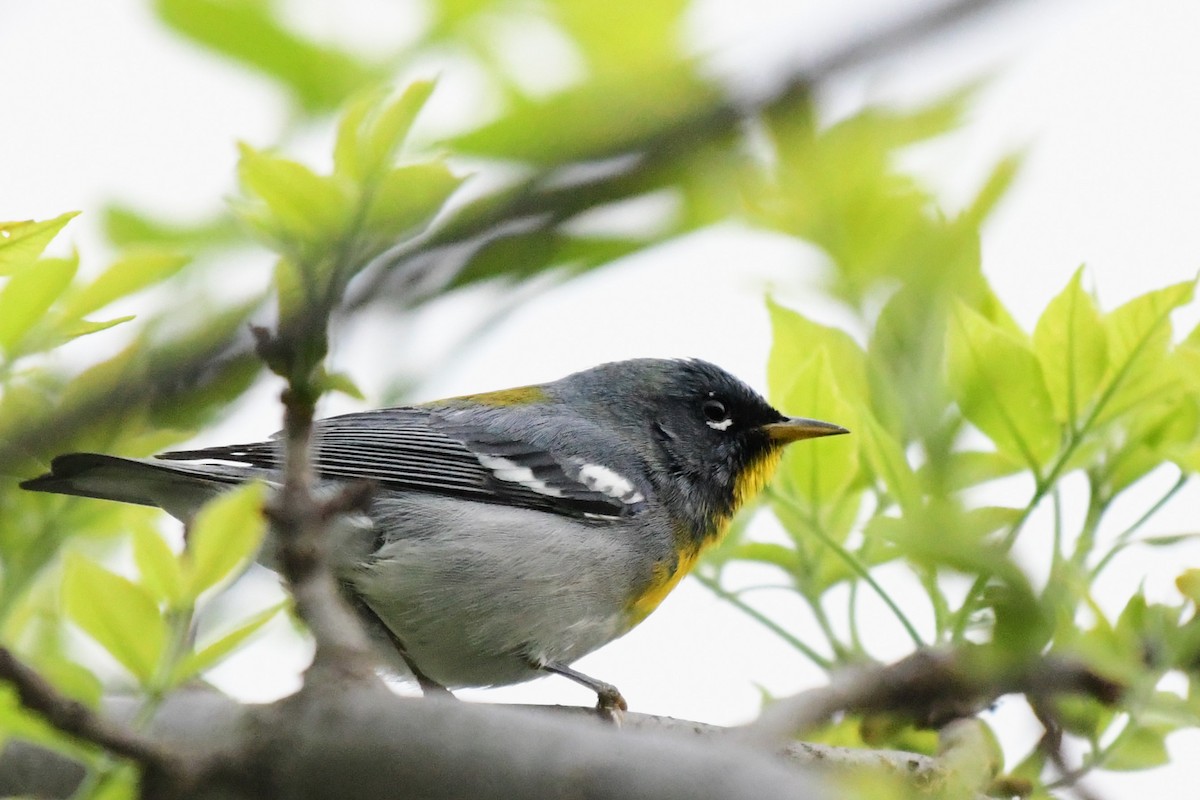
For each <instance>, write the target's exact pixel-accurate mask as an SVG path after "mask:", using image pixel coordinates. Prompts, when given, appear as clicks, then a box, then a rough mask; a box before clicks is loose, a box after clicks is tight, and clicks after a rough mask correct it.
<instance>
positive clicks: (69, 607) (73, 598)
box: [62, 554, 167, 684]
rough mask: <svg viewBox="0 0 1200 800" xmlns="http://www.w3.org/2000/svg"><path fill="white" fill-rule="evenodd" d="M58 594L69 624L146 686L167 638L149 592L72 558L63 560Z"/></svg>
mask: <svg viewBox="0 0 1200 800" xmlns="http://www.w3.org/2000/svg"><path fill="white" fill-rule="evenodd" d="M62 592H63V607H64V608H65V610H66V613H67V616H68V617H69V618H70V620H71V621H72V622H74V623H75V624H76V625H78V626H79V627H80V628H82V629H83V631H84V632H85V633H87V634H88V636H91V637H92V638H93V639H95V640H96V641H97V642H98V643H99V644H100V645H101V646H102V647H104V649H105V650H107V651H108V652H109V654H110V655H111V656H112V657H113V658H115V659H116V660H117V661H119V662H120V663H121V665H122V666H123V667H125V668H126V669H127V670H129V671H130V672H131V673H133V675H134V677H136V678H137V679H138V680H139V681H140V682H142V683H143V684H145V683H148V682H149V681H150V680H151V678H152V676H153V675H154V671H155V668H156V667H157V666H158V662H159V659H160V658H161V657H162V652H163V647H164V645H165V643H166V638H167V631H166V624H165V623H164V622H163V618H162V615H161V614H160V613H159V609H158V604H157V603H155V602H154V599H153V598H152V597H151V596H150V594H149V592H147V591H146V590H145V589H143V588H142V587H141V586H138V585H137V584H135V583H133V582H132V581H130V580H128V579H127V578H123V577H121V576H120V575H117V574H116V573H113V572H109V571H108V570H107V569H105V568H104V567H102V566H100V565H99V564H97V563H96V562H94V561H91V560H89V559H87V558H84V557H83V556H80V555H77V554H72V555H69V556H68V558H67V564H66V569H65V572H64V575H63V588H62Z"/></svg>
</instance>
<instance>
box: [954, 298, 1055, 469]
mask: <svg viewBox="0 0 1200 800" xmlns="http://www.w3.org/2000/svg"><path fill="white" fill-rule="evenodd" d="M947 359H948V371H949V375H948V378H949V383H950V388H951V390H952V391H953V392H954V396H955V400H957V402H958V405H959V407H960V408H961V409H962V412H963V415H964V416H965V417H966V418H967V419H968V420H970V421H971V423H972V424H973V425H975V427H977V428H979V429H980V430H981V431H983V432H984V433H985V434H987V436H988V437H989V438H991V440H992V441H993V442H995V443H996V447H997V448H999V449H1000V450H1001V451H1002V452H1005V453H1008V454H1009V455H1012V456H1015V457H1018V458H1020V459H1021V460H1022V461H1024V462H1025V463H1026V464H1028V465H1029V466H1030V467H1033V468H1035V469H1036V468H1038V467H1040V466H1041V465H1042V464H1044V463H1046V461H1048V460H1049V459H1050V458H1051V457H1052V456H1053V455H1054V453H1055V452H1056V451H1057V449H1058V444H1059V430H1058V426H1057V425H1056V424H1055V422H1054V406H1053V403H1052V402H1051V400H1050V394H1049V392H1047V390H1046V383H1045V380H1044V379H1043V376H1042V368H1041V366H1040V365H1039V364H1038V360H1037V358H1036V356H1034V354H1033V350H1032V349H1031V348H1030V347H1029V345H1027V344H1026V343H1025V342H1023V341H1021V340H1020V339H1018V338H1017V337H1015V336H1013V335H1011V334H1009V333H1007V332H1005V331H1004V330H1002V329H1001V328H999V327H997V326H996V325H993V324H992V323H991V322H988V321H987V320H986V319H984V318H983V317H982V316H980V315H979V314H977V313H976V312H974V311H972V310H971V309H969V308H967V307H966V306H963V305H961V304H960V305H959V306H958V307H957V308H956V309H955V311H954V313H953V314H952V315H951V319H950V332H949V336H948V352H947Z"/></svg>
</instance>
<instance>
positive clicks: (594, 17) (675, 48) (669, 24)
mask: <svg viewBox="0 0 1200 800" xmlns="http://www.w3.org/2000/svg"><path fill="white" fill-rule="evenodd" d="M688 5H689V3H687V2H686V0H656V1H655V2H653V3H647V2H645V0H608V2H605V3H591V2H567V3H555V4H554V5H553V6H552V8H553V10H554V15H555V18H556V19H557V21H558V22H560V23H561V24H562V25H563V27H564V28H565V29H566V30H567V32H568V33H569V34H570V35H571V38H572V41H573V43H575V44H577V45H578V46H579V47H581V48H582V49H583V51H584V53H585V54H586V56H587V60H588V63H589V66H591V68H592V71H593V72H594V73H595V74H606V73H632V74H640V75H647V74H653V73H654V72H655V71H657V70H659V69H662V68H664V66H665V64H664V62H665V61H666V60H667V59H668V58H671V57H673V56H675V55H676V54H677V53H679V51H680V49H681V48H680V41H681V39H680V36H679V29H680V27H681V26H682V25H683V20H682V19H681V18H682V17H683V14H684V11H685V10H686V9H687V7H688Z"/></svg>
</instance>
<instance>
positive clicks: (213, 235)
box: [103, 204, 246, 252]
mask: <svg viewBox="0 0 1200 800" xmlns="http://www.w3.org/2000/svg"><path fill="white" fill-rule="evenodd" d="M103 225H104V235H105V236H106V237H107V238H108V240H109V242H111V243H112V244H113V245H115V246H116V247H121V248H127V247H134V246H137V247H145V246H153V247H163V248H177V249H181V250H185V251H188V252H195V251H198V250H202V249H205V248H211V247H215V246H218V245H231V244H235V243H237V242H240V241H243V240H245V238H246V232H245V230H244V229H243V228H242V227H241V226H239V225H238V224H237V221H236V220H235V219H234V218H233V215H231V214H230V213H229V212H228V210H226V209H222V210H221V211H220V212H219V213H217V214H215V215H213V216H212V217H210V218H208V219H202V220H198V221H196V222H191V223H182V224H181V223H175V222H168V221H165V220H162V219H158V218H155V217H153V216H150V215H148V214H143V213H140V212H138V211H135V210H134V209H132V208H128V207H126V206H121V205H116V204H113V205H109V206H107V207H106V208H105V209H104V222H103Z"/></svg>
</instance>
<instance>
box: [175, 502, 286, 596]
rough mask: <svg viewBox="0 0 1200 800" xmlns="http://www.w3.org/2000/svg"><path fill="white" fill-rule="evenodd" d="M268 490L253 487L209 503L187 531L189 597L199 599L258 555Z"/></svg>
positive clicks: (185, 570) (264, 531)
mask: <svg viewBox="0 0 1200 800" xmlns="http://www.w3.org/2000/svg"><path fill="white" fill-rule="evenodd" d="M265 496H266V486H265V485H264V484H262V483H250V484H246V485H245V486H240V487H238V488H237V489H233V490H232V491H229V492H226V493H224V494H222V495H220V496H219V497H217V498H215V499H213V500H210V501H209V502H208V503H206V504H205V505H204V507H203V508H201V509H200V511H199V512H198V513H197V514H196V517H195V519H194V520H193V521H192V525H191V526H190V529H189V531H188V547H187V551H186V552H187V558H186V559H185V562H184V563H185V568H184V575H185V580H186V584H187V595H186V596H187V597H188V598H189V599H192V600H194V599H196V598H197V597H199V596H200V594H201V593H202V592H204V591H205V590H206V589H209V588H211V587H212V586H214V585H216V584H217V583H218V582H219V581H220V580H221V579H222V578H224V577H225V576H227V575H229V574H230V573H231V572H233V571H234V569H235V568H236V567H238V566H239V565H240V564H242V563H244V562H246V561H249V560H250V559H251V558H253V557H254V554H255V553H257V552H258V546H259V544H260V543H261V542H262V538H263V535H264V534H265V533H266V529H267V522H266V519H265V518H264V517H263V513H262V506H263V498H264V497H265Z"/></svg>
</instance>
